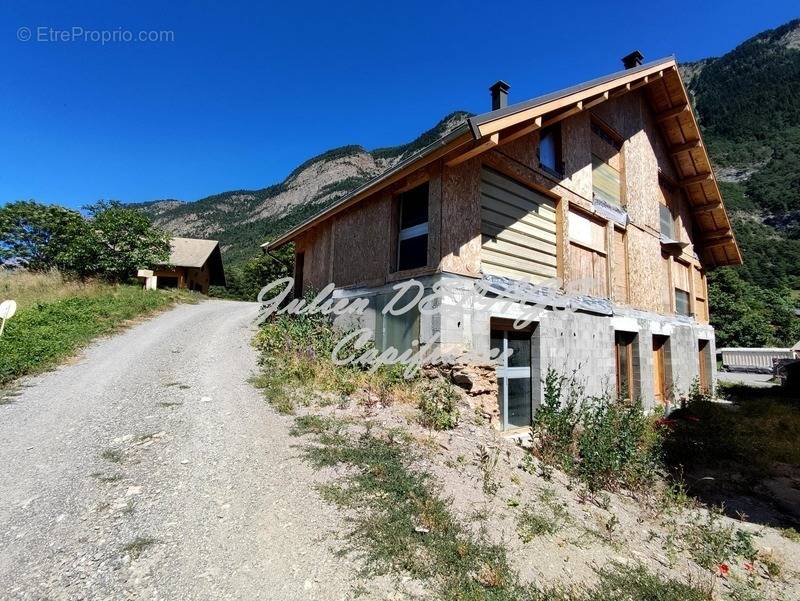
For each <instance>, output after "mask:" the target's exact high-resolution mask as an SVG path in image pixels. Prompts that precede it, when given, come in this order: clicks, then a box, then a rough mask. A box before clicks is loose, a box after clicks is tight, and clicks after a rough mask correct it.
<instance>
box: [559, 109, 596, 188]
mask: <svg viewBox="0 0 800 601" xmlns="http://www.w3.org/2000/svg"><path fill="white" fill-rule="evenodd" d="M593 137H594V136H592V130H591V124H590V122H589V115H587V114H586V113H579V114H578V115H575V116H574V117H568V118H566V119H564V121H562V123H561V138H562V142H563V144H562V146H563V153H562V154H563V157H562V158H563V160H564V172H565V173H564V175H565V176H566V179H565V180H564V181H563V182H562V186H564V187H566V188H569V189H570V190H571V191H572V192H574V193H575V194H578V195H579V196H582V197H584V198H585V199H587V200H591V199H592V155H591V150H590V148H591V144H592V138H593Z"/></svg>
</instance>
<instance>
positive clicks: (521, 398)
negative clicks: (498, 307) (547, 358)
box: [491, 324, 533, 430]
mask: <svg viewBox="0 0 800 601" xmlns="http://www.w3.org/2000/svg"><path fill="white" fill-rule="evenodd" d="M531 336H532V333H531V331H530V330H527V331H523V330H515V329H514V328H513V327H507V328H506V327H503V326H501V325H499V324H493V327H492V331H491V348H492V349H497V350H499V351H500V353H501V355H500V358H501V359H500V361H501V362H500V363H499V364H498V366H497V402H498V405H499V407H500V421H501V423H502V425H503V429H504V430H505V429H507V428H527V427H528V426H530V425H531V418H532V415H533V389H532V380H531ZM509 350H510V351H513V352H512V353H511V356H510V357H505V353H506V351H509Z"/></svg>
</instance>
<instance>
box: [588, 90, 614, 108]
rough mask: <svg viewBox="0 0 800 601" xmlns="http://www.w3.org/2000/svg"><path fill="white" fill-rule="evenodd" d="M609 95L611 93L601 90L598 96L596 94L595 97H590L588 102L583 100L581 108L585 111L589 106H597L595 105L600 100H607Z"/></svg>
mask: <svg viewBox="0 0 800 601" xmlns="http://www.w3.org/2000/svg"><path fill="white" fill-rule="evenodd" d="M610 96H611V94H609V93H608V92H603V93H602V94H600V96H598V97H597V98H592V99H591V100H589V101H588V102H584V103H583V110H584V111H586V110H589V109H590V108H592V107H593V106H597V105H598V104H600V103H601V102H605V101H606V100H608V99H609V97H610Z"/></svg>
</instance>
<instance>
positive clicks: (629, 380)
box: [614, 332, 636, 399]
mask: <svg viewBox="0 0 800 601" xmlns="http://www.w3.org/2000/svg"><path fill="white" fill-rule="evenodd" d="M635 341H636V334H634V333H633V332H614V350H615V359H616V367H617V396H618V397H619V398H625V399H633V394H634V393H633V386H634V382H633V343H634V342H635Z"/></svg>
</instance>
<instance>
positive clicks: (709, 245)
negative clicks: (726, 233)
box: [700, 238, 734, 250]
mask: <svg viewBox="0 0 800 601" xmlns="http://www.w3.org/2000/svg"><path fill="white" fill-rule="evenodd" d="M729 244H734V242H733V238H720V239H719V240H712V241H711V242H702V241H701V242H700V245H701V246H702V247H703V250H708V249H710V248H718V247H720V246H728V245H729Z"/></svg>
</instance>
